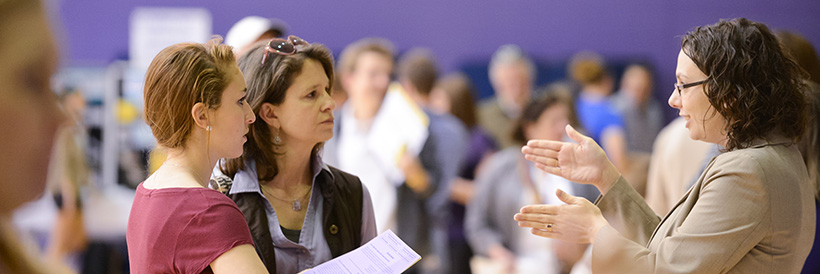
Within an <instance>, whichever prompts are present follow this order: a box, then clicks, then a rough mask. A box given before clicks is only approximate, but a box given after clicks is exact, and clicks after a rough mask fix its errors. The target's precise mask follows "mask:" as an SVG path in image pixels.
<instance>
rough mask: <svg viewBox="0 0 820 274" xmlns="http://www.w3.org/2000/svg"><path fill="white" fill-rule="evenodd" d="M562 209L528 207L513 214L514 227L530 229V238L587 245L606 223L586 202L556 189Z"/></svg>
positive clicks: (543, 206)
mask: <svg viewBox="0 0 820 274" xmlns="http://www.w3.org/2000/svg"><path fill="white" fill-rule="evenodd" d="M555 194H556V195H557V196H558V199H560V200H561V201H563V202H564V203H566V204H564V205H528V206H525V207H523V208H521V212H520V213H518V214H515V217H514V219H515V220H516V221H518V226H520V227H529V228H532V234H535V235H538V236H542V237H547V238H554V239H559V240H563V241H568V242H575V243H591V242H592V241H593V240H595V235H597V234H598V231H599V230H601V228H602V227H604V226H606V225H607V224H608V223H607V221H606V219H604V216H603V215H601V210H600V209H598V207H597V206H595V205H593V204H592V203H591V202H589V200H587V199H584V198H582V197H577V196H572V195H569V194H567V193H566V192H564V191H561V190H560V189H559V190H558V191H556V192H555Z"/></svg>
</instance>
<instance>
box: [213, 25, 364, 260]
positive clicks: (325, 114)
mask: <svg viewBox="0 0 820 274" xmlns="http://www.w3.org/2000/svg"><path fill="white" fill-rule="evenodd" d="M279 46H281V47H279ZM277 48H279V49H280V50H277ZM239 68H240V69H241V70H242V73H243V74H244V75H247V76H248V77H247V78H245V81H246V84H247V87H248V97H247V99H248V102H249V104H250V106H251V108H252V109H253V111H254V113H256V116H257V117H258V118H257V119H256V122H255V123H254V124H252V125H251V128H250V132H249V134H248V142H247V143H245V146H244V151H245V154H244V155H243V156H242V157H240V158H237V159H232V160H227V161H226V162H225V163H224V165H221V166H220V169H221V171H222V172H223V173H224V174H225V175H227V176H229V177H231V178H232V179H231V181H232V185H231V187H230V189H229V190H228V196H229V197H231V199H232V200H234V202H235V203H236V205H237V206H239V209H240V210H242V212H243V213H244V214H245V219H246V220H247V222H248V226H249V227H250V229H251V235H252V236H253V239H254V242H255V243H257V246H256V252H257V253H258V254H260V256H261V257H262V261H263V262H264V263H265V266H266V267H267V269H268V271H270V272H271V273H296V272H298V271H303V270H305V269H308V268H312V267H315V266H317V265H319V264H321V263H324V262H326V261H329V260H331V259H333V258H335V257H338V256H341V255H343V254H344V253H347V252H349V251H351V250H353V249H356V248H358V247H359V246H361V245H362V244H365V243H367V242H368V241H370V240H371V239H373V238H374V237H376V233H377V231H376V221H375V219H374V215H373V204H372V202H371V198H370V192H369V191H368V189H367V187H365V185H363V184H362V182H361V181H360V180H359V178H358V177H356V176H353V175H351V174H349V173H346V172H343V171H341V170H339V169H337V168H335V167H332V166H329V165H327V164H325V163H324V162H323V160H322V158H321V157H320V155H321V151H320V150H321V149H322V146H323V144H324V142H325V141H327V140H329V139H330V138H331V137H332V136H333V125H334V120H335V119H334V115H333V110H334V109H335V108H336V105H335V103H334V101H333V100H332V99H331V96H330V92H331V90H332V88H333V87H332V83H333V78H335V77H334V73H333V56H332V55H331V53H330V50H329V49H327V47H325V46H324V45H322V44H318V43H313V44H310V43H308V42H306V41H305V40H302V39H301V38H298V37H296V36H290V37H288V39H287V40H283V39H272V40H270V41H268V42H267V43H257V44H256V45H254V46H253V47H251V49H250V50H249V51H248V52H246V53H245V55H243V56H242V57H240V58H239Z"/></svg>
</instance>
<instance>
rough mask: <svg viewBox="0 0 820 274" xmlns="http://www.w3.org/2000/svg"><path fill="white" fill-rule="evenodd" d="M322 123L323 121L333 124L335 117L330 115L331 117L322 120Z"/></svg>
mask: <svg viewBox="0 0 820 274" xmlns="http://www.w3.org/2000/svg"><path fill="white" fill-rule="evenodd" d="M322 123H323V124H324V123H329V124H333V117H330V118H327V119H325V120H324V121H322Z"/></svg>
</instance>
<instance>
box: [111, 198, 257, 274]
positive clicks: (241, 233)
mask: <svg viewBox="0 0 820 274" xmlns="http://www.w3.org/2000/svg"><path fill="white" fill-rule="evenodd" d="M126 240H127V241H128V260H129V262H130V266H131V273H137V274H141V273H213V271H211V268H210V264H211V262H213V260H214V259H216V258H217V257H219V255H222V253H225V251H228V250H230V249H232V248H234V247H237V246H240V245H243V244H251V245H252V244H253V239H252V238H251V233H250V230H249V229H248V224H247V223H245V217H244V216H243V215H242V212H241V211H239V208H237V207H236V204H234V202H233V201H231V199H230V198H228V197H227V196H225V194H222V193H220V192H217V191H215V190H211V189H207V188H164V189H147V188H144V187H142V184H140V185H139V186H137V195H136V197H134V204H133V205H132V207H131V215H130V216H129V218H128V230H127V232H126Z"/></svg>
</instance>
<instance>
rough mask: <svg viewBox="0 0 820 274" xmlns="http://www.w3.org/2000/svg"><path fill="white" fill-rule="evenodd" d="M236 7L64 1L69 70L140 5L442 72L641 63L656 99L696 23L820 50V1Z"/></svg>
mask: <svg viewBox="0 0 820 274" xmlns="http://www.w3.org/2000/svg"><path fill="white" fill-rule="evenodd" d="M238 2H244V1H224V0H200V1H196V2H194V1H184V0H162V1H160V0H140V1H137V0H117V1H90V0H66V1H61V2H60V7H59V11H60V16H61V17H62V18H61V19H62V24H63V26H62V28H63V29H64V40H67V49H66V51H67V52H66V55H67V56H68V58H67V61H68V64H89V63H91V64H106V63H108V62H109V61H111V60H114V59H117V58H120V59H123V58H124V57H125V56H126V54H127V52H128V50H127V46H128V33H127V31H128V18H129V15H130V13H131V11H132V9H133V8H134V7H137V6H174V7H191V6H202V7H205V8H207V9H208V10H210V11H211V13H212V15H213V28H214V29H213V30H214V32H215V33H217V34H221V35H225V33H226V32H227V31H228V29H229V28H230V26H231V25H232V24H233V23H234V22H236V21H237V20H239V19H240V18H242V17H244V16H247V15H262V16H271V17H279V18H281V19H283V20H285V21H286V22H288V24H290V26H291V32H292V33H294V34H298V35H299V36H301V37H303V38H305V39H306V40H308V41H311V42H321V43H324V44H326V45H327V46H328V47H330V48H331V49H332V50H333V51H334V52H336V53H338V52H339V51H341V49H342V48H343V47H344V46H345V45H347V44H348V43H350V42H352V41H355V40H357V39H359V38H362V37H366V36H380V37H385V38H388V39H390V40H392V41H393V42H394V43H395V44H396V46H397V48H398V49H399V50H400V51H402V50H406V49H408V48H411V47H415V46H423V47H428V48H430V49H432V50H433V52H435V53H436V55H437V57H438V58H439V61H440V64H441V66H442V67H443V69H444V70H445V71H451V70H454V69H457V68H458V67H459V66H460V65H461V64H463V63H464V62H476V61H478V62H481V61H487V60H488V59H489V56H490V55H491V54H492V52H493V51H494V50H495V49H496V48H497V47H498V46H499V45H501V44H505V43H515V44H519V45H520V46H521V47H522V48H524V49H525V50H526V51H528V52H529V53H530V54H531V55H532V56H533V57H535V58H536V59H538V60H539V61H541V62H544V63H550V62H561V61H564V60H566V59H567V58H569V57H570V56H571V55H572V54H573V53H575V52H577V51H579V50H584V49H588V50H594V51H597V52H600V53H601V54H603V55H604V56H605V57H608V58H614V59H618V58H633V57H639V58H643V59H644V60H646V61H649V62H651V63H653V64H654V65H655V67H656V69H657V71H658V74H659V75H658V80H659V83H658V84H657V86H659V87H660V89H658V90H656V92H658V93H661V94H657V97H658V98H664V97H665V96H666V95H667V91H668V90H667V89H666V87H667V86H671V83H672V82H673V81H674V69H675V61H676V56H677V52H678V50H679V45H680V38H679V36H680V35H682V34H685V33H686V32H687V31H688V30H690V29H692V28H693V27H695V26H699V25H705V24H711V23H714V22H717V21H718V19H720V18H733V17H747V18H749V19H752V20H756V21H761V22H765V23H767V24H768V25H769V26H770V27H772V28H774V29H790V30H795V31H797V32H799V33H801V34H803V35H804V36H805V37H807V38H808V39H809V40H810V41H811V42H812V43H813V44H815V45H820V1H817V0H782V1H766V0H722V1H713V0H692V1H655V0H635V1H594V2H593V1H585V0H581V1H555V0H540V1H532V0H523V1H467V0H451V1H431V0H420V1H363V0H346V1H338V0H308V1H281V0H274V1H254V2H253V3H246V4H242V5H239V4H238ZM620 2H628V3H620ZM192 3H193V4H192ZM815 48H818V47H817V46H815ZM670 89H671V88H670Z"/></svg>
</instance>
